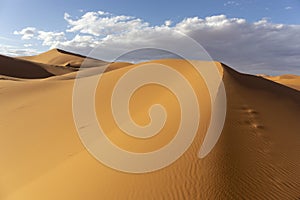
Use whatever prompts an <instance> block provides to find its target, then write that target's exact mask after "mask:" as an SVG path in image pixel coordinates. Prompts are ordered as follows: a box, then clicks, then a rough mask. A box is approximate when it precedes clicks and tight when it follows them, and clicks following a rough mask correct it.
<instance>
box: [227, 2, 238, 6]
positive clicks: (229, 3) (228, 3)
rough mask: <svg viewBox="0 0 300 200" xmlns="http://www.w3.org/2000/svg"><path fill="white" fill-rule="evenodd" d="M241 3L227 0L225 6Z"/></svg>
mask: <svg viewBox="0 0 300 200" xmlns="http://www.w3.org/2000/svg"><path fill="white" fill-rule="evenodd" d="M239 5H240V4H239V3H237V2H235V1H227V2H226V3H224V6H239Z"/></svg>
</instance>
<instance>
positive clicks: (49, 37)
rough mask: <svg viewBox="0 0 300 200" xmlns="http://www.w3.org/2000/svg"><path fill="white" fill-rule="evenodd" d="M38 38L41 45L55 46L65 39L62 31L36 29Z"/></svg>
mask: <svg viewBox="0 0 300 200" xmlns="http://www.w3.org/2000/svg"><path fill="white" fill-rule="evenodd" d="M38 39H39V40H42V41H43V43H42V45H44V46H50V47H51V48H55V47H56V46H57V45H58V44H59V43H61V42H63V41H65V40H66V37H65V33H64V32H51V31H48V32H47V31H38Z"/></svg>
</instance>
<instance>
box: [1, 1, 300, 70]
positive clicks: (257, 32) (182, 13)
mask: <svg viewBox="0 0 300 200" xmlns="http://www.w3.org/2000/svg"><path fill="white" fill-rule="evenodd" d="M299 10H300V1H299V0H280V1H279V0H278V1H267V0H265V1H262V0H252V1H250V0H236V1H221V0H211V1H199V0H189V1H158V0H154V1H141V0H128V1H124V0H112V1H107V0H105V1H103V0H87V1H83V0H81V1H80V0H68V1H57V0H54V1H38V0H26V1H25V0H0V18H1V20H0V27H1V31H0V45H1V46H0V53H1V54H7V55H23V54H34V53H38V52H41V51H45V50H48V49H49V48H53V47H60V48H64V49H67V50H71V51H76V52H79V53H87V52H88V50H89V49H90V48H91V47H93V44H91V42H89V43H87V40H89V41H96V43H97V40H101V39H103V38H105V37H107V36H109V37H108V38H111V37H117V36H116V35H118V37H120V35H121V34H127V32H128V31H129V32H130V30H129V29H128V30H125V29H124V27H123V28H120V27H118V26H114V28H113V29H111V31H114V30H121V32H120V33H118V34H115V33H113V32H103V30H102V31H101V30H98V29H97V30H96V31H100V32H95V31H92V30H95V28H94V27H91V26H89V27H83V25H82V24H80V23H84V20H81V21H80V19H83V18H84V19H87V17H94V18H95V21H94V22H95V23H98V25H103V27H104V28H110V27H111V26H110V25H109V26H108V25H107V23H113V22H114V20H116V19H117V18H116V17H117V16H127V17H128V18H126V19H124V20H123V19H122V20H123V21H122V20H121V21H122V23H123V22H125V23H126V26H127V25H128V26H129V27H130V26H131V25H132V26H141V28H139V29H138V30H139V31H147V30H148V29H149V28H151V30H152V29H153V30H154V29H155V31H156V30H157V34H156V35H159V36H161V35H162V32H159V31H162V29H163V27H164V26H165V25H166V21H167V20H170V22H172V23H170V24H168V22H167V24H168V26H169V27H176V30H177V29H178V30H182V31H183V32H184V33H185V34H188V35H189V36H192V35H193V38H194V39H195V38H196V40H197V41H198V42H202V43H204V47H206V48H207V49H208V52H209V53H210V54H211V55H212V57H213V58H214V59H217V60H221V61H223V62H226V63H228V64H231V65H233V66H234V67H236V68H239V69H240V70H241V71H247V72H251V73H260V72H262V73H263V72H269V71H270V67H271V65H272V67H273V66H274V65H276V63H275V62H274V63H271V62H270V63H268V61H267V59H271V58H272V56H277V57H278V55H279V54H280V55H281V54H282V57H284V56H287V57H284V58H286V60H292V62H291V61H289V62H286V63H284V62H282V63H280V65H278V66H275V67H274V68H273V69H272V72H274V73H275V74H276V73H288V72H289V71H291V72H295V73H300V72H299V69H298V68H296V67H297V66H296V65H295V63H300V62H299V60H298V59H299V57H298V56H297V54H296V53H295V52H297V50H300V48H299V49H298V46H299V45H298V44H299V43H300V39H297V38H299V37H296V36H299V35H298V33H299V30H300V29H299V26H300V25H299V24H300V12H299ZM98 11H102V12H107V13H109V14H104V15H99V13H98V14H97V12H98ZM87 13H90V14H87ZM212 16H223V17H219V18H212V19H210V18H209V17H212ZM129 17H131V19H129ZM195 17H196V18H197V19H196V18H195ZM103 18H110V19H111V20H110V21H109V22H104V21H103V20H102V21H100V20H101V19H103ZM206 18H207V20H206ZM185 19H191V20H186V21H185ZM192 19H193V20H192ZM201 19H204V21H205V22H201ZM234 19H240V20H245V21H246V22H245V23H244V22H242V23H240V22H238V20H234ZM139 20H140V21H139ZM137 21H138V22H137ZM211 21H213V29H211V30H208V28H211V27H212V26H211ZM221 21H222V23H225V24H229V25H228V26H230V27H232V33H230V32H229V31H228V30H227V29H228V26H221V25H220V23H219V22H221ZM217 22H218V23H217ZM122 23H119V25H122ZM222 23H221V24H222ZM193 24H194V25H195V26H192V25H193ZM203 24H204V25H203ZM217 24H219V25H217ZM196 25H197V26H201V27H202V25H203V27H204V28H203V29H201V30H200V29H199V28H195V27H196ZM281 25H283V27H281ZM106 26H107V27H106ZM156 26H157V27H160V29H159V28H155V27H156ZM217 26H218V27H217ZM28 27H31V29H26V28H28ZM72 27H73V28H72ZM205 27H206V28H205ZM207 27H208V28H207ZM88 28H90V30H88ZM23 29H24V30H23ZM174 29H175V28H174ZM275 29H276V30H275ZM22 30H23V32H22ZM207 30H208V31H207ZM212 30H213V34H210V31H212ZM30 31H32V32H34V34H33V35H24V33H29V32H30ZM197 31H198V32H197ZM205 31H206V32H205ZM245 31H246V32H247V31H248V32H251V33H252V32H253V34H252V35H250V36H248V38H260V40H259V41H261V40H263V39H264V42H263V43H262V44H260V45H256V46H253V45H252V46H251V41H250V39H248V40H249V41H247V40H246V39H245V38H244V36H243V35H241V34H243V33H244V32H245ZM268 31H270V33H268ZM200 33H203V37H202V38H201V37H200V36H199V35H201V34H200ZM205 33H206V34H205ZM235 33H239V35H237V36H235V37H236V38H238V39H234V38H229V35H234V34H235ZM210 35H212V37H209V36H210ZM247 35H248V34H247ZM268 35H272V36H274V37H273V38H274V40H272V38H269V37H267V36H268ZM76 36H77V40H76V39H75V37H76ZM122 37H123V36H122ZM128 37H129V36H128ZM37 38H39V39H37ZM153 38H155V36H154V35H153ZM204 38H205V40H204ZM117 39H118V38H117ZM117 39H116V40H117ZM78 40H82V41H83V40H86V42H85V43H82V44H78ZM210 40H212V42H210V43H211V44H212V45H210V43H209V42H207V44H205V43H206V42H205V41H210ZM216 40H218V44H220V45H219V46H220V47H219V48H216V44H213V43H214V42H215V41H216ZM231 40H232V41H231ZM286 40H288V42H287V43H286V42H285V41H286ZM128 41H129V39H128ZM203 41H204V42H203ZM226 41H227V43H228V42H229V43H230V45H228V44H226V45H227V46H224V47H223V49H224V51H225V48H226V49H227V50H226V52H224V53H223V54H222V44H225V43H226ZM237 41H238V43H237ZM247 42H248V43H249V44H250V50H248V51H249V52H252V53H253V52H257V51H259V49H261V51H262V52H258V53H257V55H256V54H254V53H253V55H251V59H253V61H252V60H251V59H250V58H249V57H247V55H249V52H247V51H246V50H245V52H236V53H235V54H230V53H228V48H229V47H230V48H234V49H236V48H239V46H238V45H242V44H244V45H246V44H248V43H247ZM283 42H284V43H285V44H282V45H281V43H283ZM252 43H253V41H252ZM97 44H99V43H97ZM231 44H236V46H234V45H231ZM72 45H73V46H72ZM112 45H115V44H112ZM281 46H282V50H281V49H280V48H279V47H281ZM88 47H89V48H88ZM255 48H257V49H255ZM275 48H276V49H277V50H276V52H275V51H274V50H273V49H275ZM278 48H279V49H278ZM266 50H272V51H274V52H271V53H268V54H266V53H265V52H266ZM109 51H110V50H108V52H109ZM299 52H300V51H299ZM287 54H288V55H287ZM260 55H261V57H262V58H257V59H254V58H256V56H258V57H259V56H260ZM234 56H238V57H239V59H233V57H234ZM263 57H266V59H265V60H264V59H263ZM287 58H289V59H287ZM280 60H283V59H280ZM283 65H284V66H283ZM299 67H300V66H299Z"/></svg>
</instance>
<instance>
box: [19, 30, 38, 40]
mask: <svg viewBox="0 0 300 200" xmlns="http://www.w3.org/2000/svg"><path fill="white" fill-rule="evenodd" d="M35 33H36V28H34V27H27V28H24V29H22V30H21V31H14V34H15V35H22V40H30V39H32V38H33V37H34V35H35Z"/></svg>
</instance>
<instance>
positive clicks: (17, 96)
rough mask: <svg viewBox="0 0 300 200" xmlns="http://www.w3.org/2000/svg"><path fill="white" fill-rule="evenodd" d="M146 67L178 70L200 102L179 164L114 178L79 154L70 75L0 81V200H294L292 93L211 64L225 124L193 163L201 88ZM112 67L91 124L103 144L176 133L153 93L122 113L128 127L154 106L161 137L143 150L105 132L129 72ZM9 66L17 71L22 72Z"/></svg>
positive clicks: (170, 103)
mask: <svg viewBox="0 0 300 200" xmlns="http://www.w3.org/2000/svg"><path fill="white" fill-rule="evenodd" d="M72 56H75V57H76V55H72ZM72 58H74V57H72ZM64 59H65V61H66V60H68V59H70V58H69V57H68V58H64ZM77 59H81V57H80V56H79V57H76V58H75V61H76V62H77V61H78V60H77ZM75 61H74V62H75ZM39 62H41V63H47V62H50V61H49V60H40V61H39ZM66 62H70V63H72V62H73V60H68V61H66ZM153 62H159V63H162V64H168V65H171V66H173V67H174V68H175V69H177V70H179V71H180V72H181V73H182V74H183V75H184V76H185V77H186V78H187V79H188V80H189V81H190V83H191V85H192V87H193V89H194V90H195V91H196V93H197V98H198V99H199V102H200V108H201V109H200V113H201V123H200V124H199V125H200V128H199V131H198V133H197V136H196V138H195V140H194V142H193V144H192V145H191V147H190V148H189V149H188V151H187V152H185V154H184V155H183V156H182V157H181V158H180V159H178V160H177V161H176V162H175V163H173V164H172V165H170V166H168V167H167V168H164V169H161V170H159V171H155V172H152V173H146V174H129V173H123V172H119V171H116V170H113V169H111V168H109V167H107V166H105V165H103V164H101V163H99V162H98V161H97V160H96V159H95V158H94V157H93V156H91V154H89V153H88V151H87V150H86V149H85V148H84V146H83V145H82V143H81V141H80V140H79V137H78V134H77V131H76V128H75V125H74V122H73V115H72V90H73V85H74V77H75V76H76V72H72V73H69V74H64V75H60V76H51V77H48V78H46V79H38V80H36V79H34V80H28V79H27V80H22V79H18V81H16V80H14V79H6V80H0V99H1V104H0V109H1V115H0V130H1V132H0V138H1V140H0V150H1V151H0V152H1V156H0V163H1V165H0V199H4V200H19V199H22V200H27V199H28V200H40V199H43V200H47V199H49V200H50V199H51V200H52V199H72V200H77V199H78V200H82V199H91V200H93V199H95V200H96V199H299V197H300V159H299V155H300V135H299V130H300V124H299V116H300V104H299V102H300V92H298V91H296V90H294V89H291V88H288V87H286V86H283V85H280V84H277V83H274V82H272V81H269V80H266V79H264V78H262V77H257V76H252V75H246V74H240V73H238V72H236V71H234V70H232V69H231V68H229V67H227V66H225V65H222V64H220V63H217V65H219V67H222V69H223V70H220V72H221V75H222V76H223V80H224V84H225V88H226V93H227V98H228V99H227V101H228V102H227V116H226V121H225V126H224V130H223V132H222V134H221V137H220V139H219V141H218V142H217V144H216V146H215V148H214V149H213V150H212V152H210V154H208V156H207V157H205V158H204V159H199V158H198V157H197V154H198V151H199V148H200V146H201V144H202V141H203V138H204V136H205V132H206V128H207V125H208V123H209V119H210V109H209V108H210V101H209V99H208V91H207V88H206V85H205V84H204V82H203V80H202V79H201V77H200V76H196V75H194V71H193V70H191V69H190V68H189V67H188V66H187V65H188V64H187V63H186V62H184V61H180V60H161V61H153ZM52 64H53V63H52ZM55 64H58V63H55ZM200 64H201V65H202V66H203V67H210V65H211V64H212V63H210V62H200ZM114 65H115V66H114V67H113V70H108V71H107V72H105V73H104V75H103V79H104V81H105V84H103V85H102V86H101V87H99V88H98V90H97V94H96V100H97V101H96V102H97V103H96V111H97V117H98V119H101V122H105V123H104V126H105V128H106V129H107V130H109V134H107V136H108V137H109V138H110V139H111V140H112V141H113V142H114V143H116V144H118V145H120V146H121V147H123V148H125V149H128V150H131V151H138V152H147V151H149V150H153V149H155V148H159V147H160V146H162V145H163V144H164V143H165V142H166V141H168V140H170V138H172V137H173V135H172V133H173V131H174V130H176V128H177V126H176V124H178V121H179V120H180V119H179V117H178V116H179V112H180V111H179V110H178V102H177V101H176V99H175V97H174V95H172V93H170V92H169V91H168V90H166V89H165V88H161V87H153V88H151V87H148V88H147V87H146V88H144V91H142V90H141V91H139V92H137V93H136V94H135V95H134V96H133V98H132V101H131V104H130V105H131V114H132V116H133V118H134V119H135V120H137V123H140V124H146V123H147V122H149V118H148V116H147V115H146V109H147V108H148V106H149V105H152V104H153V103H155V102H160V103H162V104H163V105H165V106H166V110H167V112H168V113H170V118H168V120H167V122H166V124H165V125H166V126H165V128H164V130H163V132H164V133H165V134H162V135H159V136H158V137H155V138H152V141H151V143H150V144H148V143H146V142H145V141H137V140H133V139H132V138H129V137H126V136H124V135H122V133H121V132H120V131H119V130H118V129H116V128H112V126H113V125H114V124H113V122H112V121H111V113H110V112H111V111H110V110H109V109H108V107H107V106H106V105H107V103H108V100H109V99H108V94H109V93H110V91H111V88H112V85H113V84H114V82H115V81H116V80H117V79H118V77H120V76H121V75H122V74H124V73H125V72H126V71H127V70H129V69H132V68H135V67H139V64H137V65H130V64H126V63H125V64H124V63H123V64H114ZM14 66H15V67H18V70H19V69H20V70H21V69H22V70H23V68H22V66H23V65H22V66H21V65H18V66H17V65H15V64H14ZM39 69H40V68H39ZM87 70H91V73H90V74H89V73H87V74H88V75H87V77H85V79H90V78H92V77H93V76H92V74H93V70H95V68H91V69H87ZM25 72H27V71H26V70H25ZM25 72H24V71H22V73H25ZM29 74H32V73H29ZM39 75H40V74H39ZM34 77H36V76H34ZM46 77H47V76H46ZM100 102H102V103H100Z"/></svg>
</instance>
